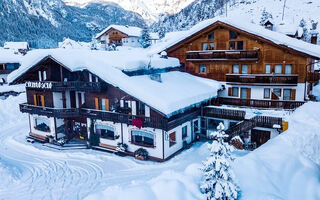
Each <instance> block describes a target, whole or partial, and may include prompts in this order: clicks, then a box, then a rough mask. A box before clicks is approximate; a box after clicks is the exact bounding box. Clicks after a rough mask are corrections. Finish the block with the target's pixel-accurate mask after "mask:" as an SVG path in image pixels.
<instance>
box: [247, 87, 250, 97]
mask: <svg viewBox="0 0 320 200" xmlns="http://www.w3.org/2000/svg"><path fill="white" fill-rule="evenodd" d="M247 99H251V88H247Z"/></svg>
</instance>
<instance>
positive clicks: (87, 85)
mask: <svg viewBox="0 0 320 200" xmlns="http://www.w3.org/2000/svg"><path fill="white" fill-rule="evenodd" d="M26 88H31V89H42V90H50V91H53V92H63V91H67V90H69V91H87V92H101V91H103V90H105V89H106V84H105V83H101V82H83V81H65V82H53V81H29V82H26Z"/></svg>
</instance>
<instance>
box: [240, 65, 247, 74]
mask: <svg viewBox="0 0 320 200" xmlns="http://www.w3.org/2000/svg"><path fill="white" fill-rule="evenodd" d="M247 73H248V65H242V66H241V74H247Z"/></svg>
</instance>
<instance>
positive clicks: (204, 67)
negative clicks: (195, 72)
mask: <svg viewBox="0 0 320 200" xmlns="http://www.w3.org/2000/svg"><path fill="white" fill-rule="evenodd" d="M200 73H201V74H205V73H207V66H206V65H204V64H201V65H200Z"/></svg>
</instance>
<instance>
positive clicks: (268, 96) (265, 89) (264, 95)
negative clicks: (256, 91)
mask: <svg viewBox="0 0 320 200" xmlns="http://www.w3.org/2000/svg"><path fill="white" fill-rule="evenodd" d="M263 98H265V99H270V88H264V92H263Z"/></svg>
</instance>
